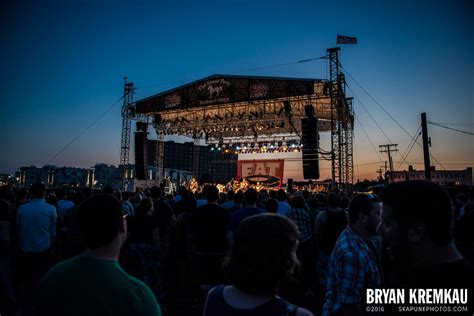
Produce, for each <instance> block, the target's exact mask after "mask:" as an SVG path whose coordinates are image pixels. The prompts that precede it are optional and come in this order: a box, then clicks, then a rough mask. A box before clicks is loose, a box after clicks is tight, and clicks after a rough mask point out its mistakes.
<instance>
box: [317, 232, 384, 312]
mask: <svg viewBox="0 0 474 316" xmlns="http://www.w3.org/2000/svg"><path fill="white" fill-rule="evenodd" d="M377 241H378V240H371V239H369V240H364V239H362V237H361V236H360V235H358V234H357V233H356V232H354V231H353V230H352V228H351V227H350V225H347V227H346V229H344V231H343V232H342V233H341V235H340V236H339V239H338V240H337V242H336V245H335V246H334V250H333V252H332V254H331V259H330V261H329V272H328V278H327V292H326V303H325V304H324V307H323V314H322V315H323V316H327V315H333V314H337V313H338V312H340V311H341V308H342V306H343V305H346V304H357V303H360V304H362V305H363V304H365V295H366V289H368V288H372V289H373V288H380V287H381V285H382V271H381V268H380V260H379V258H380V256H379V255H378V253H380V252H379V251H378V250H377V246H376V245H379V243H378V242H377ZM369 243H370V244H369Z"/></svg>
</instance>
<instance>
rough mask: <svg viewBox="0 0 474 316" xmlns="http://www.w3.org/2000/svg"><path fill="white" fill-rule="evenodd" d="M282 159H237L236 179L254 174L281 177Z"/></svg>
mask: <svg viewBox="0 0 474 316" xmlns="http://www.w3.org/2000/svg"><path fill="white" fill-rule="evenodd" d="M284 166H285V160H284V159H274V160H239V161H238V163H237V179H241V178H246V177H254V176H272V177H276V178H278V179H279V180H280V181H281V180H282V179H283V169H284Z"/></svg>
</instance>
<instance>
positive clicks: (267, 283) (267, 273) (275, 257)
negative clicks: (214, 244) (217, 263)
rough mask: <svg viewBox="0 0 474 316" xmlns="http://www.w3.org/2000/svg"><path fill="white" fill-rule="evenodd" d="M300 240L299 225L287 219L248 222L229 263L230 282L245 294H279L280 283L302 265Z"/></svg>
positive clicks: (236, 239)
mask: <svg viewBox="0 0 474 316" xmlns="http://www.w3.org/2000/svg"><path fill="white" fill-rule="evenodd" d="M297 238H298V229H297V227H296V225H295V224H294V223H293V222H292V221H291V220H289V219H288V218H286V217H284V216H280V215H276V214H261V215H254V216H250V217H248V218H246V219H244V220H243V221H242V222H241V223H240V224H239V226H238V228H237V231H236V233H235V234H234V244H233V246H232V251H231V254H230V256H229V257H228V258H227V260H226V262H225V268H226V271H227V273H228V276H229V280H230V282H231V283H232V284H233V285H235V286H236V287H237V288H238V289H240V290H242V291H245V292H249V293H254V294H275V293H276V291H277V289H278V284H279V282H280V281H281V280H282V279H283V278H284V277H285V276H288V275H289V274H291V273H292V272H293V270H294V268H295V267H296V266H297V265H298V260H297V258H296V248H297ZM249 258H252V259H251V260H249Z"/></svg>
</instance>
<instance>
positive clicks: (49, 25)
mask: <svg viewBox="0 0 474 316" xmlns="http://www.w3.org/2000/svg"><path fill="white" fill-rule="evenodd" d="M473 4H474V2H473V1H467V0H466V1H461V0H445V1H433V0H430V1H418V0H410V1H380V0H378V1H316V0H313V1H298V0H294V1H288V0H286V1H256V0H241V1H232V0H229V1H106V0H96V1H93V0H80V1H74V0H71V1H59V0H58V1H41V0H39V1H4V2H2V4H1V5H0V15H1V19H0V32H1V41H2V45H1V47H2V49H0V71H1V76H0V85H1V87H2V88H1V93H0V103H1V106H0V120H1V121H0V129H1V133H0V135H1V139H0V144H1V148H2V157H1V160H0V173H12V172H14V171H15V170H16V169H17V168H18V167H20V166H29V165H36V166H43V165H44V164H54V165H58V166H63V165H66V166H79V167H90V166H92V165H94V164H95V163H96V162H103V163H109V164H118V161H119V152H120V136H121V124H122V120H121V117H120V107H121V103H120V102H119V103H118V104H116V105H115V107H113V108H112V109H111V110H110V111H108V112H107V113H106V114H105V115H103V116H102V117H101V115H102V114H103V113H104V112H106V111H107V109H109V108H110V107H111V106H112V105H113V104H114V103H115V102H116V101H117V100H118V99H119V98H120V97H121V95H122V93H123V79H122V78H123V77H124V76H127V77H128V78H129V81H132V82H134V83H135V86H136V88H137V91H136V93H137V94H136V95H135V100H138V99H141V98H144V97H147V96H150V95H152V94H155V93H158V92H161V91H164V90H167V89H169V88H173V87H176V86H179V85H181V84H185V83H188V82H191V81H193V80H197V79H200V78H203V77H206V76H208V75H211V74H215V73H220V74H229V73H236V74H239V75H261V76H281V77H301V78H321V79H326V78H327V74H326V73H327V62H326V61H325V60H318V61H313V62H308V63H300V64H298V63H292V62H295V61H298V60H302V59H308V58H313V57H319V56H322V55H325V54H326V49H327V48H329V47H334V46H335V44H336V35H337V34H338V33H339V34H343V35H348V36H356V37H357V39H358V44H357V45H341V63H342V65H343V67H344V69H345V70H346V71H347V73H348V75H346V78H347V83H348V86H349V89H348V90H347V93H348V95H349V96H354V97H355V100H354V101H355V102H354V107H355V113H356V118H357V119H356V124H355V131H354V134H355V161H354V163H355V165H356V168H355V179H364V178H375V177H376V176H377V175H376V173H375V170H376V169H377V168H379V166H380V165H381V164H383V163H382V161H383V160H385V157H383V156H381V155H380V154H378V153H377V151H376V150H375V149H374V147H376V149H378V145H381V144H387V143H397V144H399V149H400V152H399V153H398V154H397V155H396V156H395V157H394V160H395V161H396V162H397V161H400V160H402V154H403V153H405V152H406V151H407V148H408V146H409V145H410V141H411V138H410V136H409V135H408V134H411V135H415V133H416V131H417V129H418V127H419V125H420V113H421V112H426V113H427V116H428V120H429V121H432V122H438V123H446V124H447V125H446V126H449V127H451V128H455V129H459V130H464V131H467V132H469V133H474V114H473V100H474V98H473V91H474V85H473V78H474V76H473V74H474V65H473V61H474V58H473V56H474V54H473V48H474V47H473V46H474V41H473V40H472V37H473V36H472V31H473V30H474V25H473V21H474V19H472V14H473V13H474V5H473ZM288 63H291V64H288ZM281 64H287V65H286V66H276V65H281ZM267 66H275V67H268V68H266V67H267ZM256 68H260V69H257V70H255V69H256ZM349 75H350V76H349ZM351 77H352V78H351ZM354 79H355V81H354ZM357 83H358V84H357ZM359 85H360V86H361V87H362V88H363V89H365V90H366V91H367V92H368V93H369V94H370V96H372V98H373V99H375V100H376V101H377V102H378V104H379V105H380V106H381V107H382V108H383V109H385V111H387V112H388V113H389V114H390V115H391V116H392V117H393V118H394V119H395V120H396V121H397V122H398V124H400V125H402V126H403V128H405V129H406V131H407V132H408V134H407V133H406V132H405V131H403V130H402V129H401V128H400V127H399V126H398V124H397V123H395V121H394V120H392V119H391V118H390V117H389V116H388V115H387V114H386V113H384V111H383V110H382V109H381V107H379V105H377V104H376V103H375V102H374V101H373V100H372V98H370V97H369V95H368V94H367V93H365V92H364V90H363V89H362V88H361V87H360V86H359ZM369 114H370V115H369ZM99 117H100V119H98V118H99ZM371 117H372V118H373V119H372V118H371ZM97 119H98V120H97ZM95 120H97V122H96V123H95V124H94V125H93V126H92V127H91V128H89V129H88V130H87V131H86V132H85V133H84V134H83V135H81V136H80V137H78V136H79V135H80V134H81V133H82V132H83V131H84V130H85V129H86V128H87V127H88V126H89V125H90V124H91V123H92V122H94V121H95ZM374 121H375V122H377V124H375V122H374ZM377 125H378V126H380V128H379V127H378V126H377ZM361 126H362V127H363V128H362V127H361ZM428 129H429V133H430V136H431V142H432V147H431V151H432V154H433V156H434V157H435V158H436V161H437V162H436V161H433V164H434V165H436V167H437V168H441V167H442V166H443V167H445V168H447V169H464V168H465V167H467V166H472V164H473V162H474V141H473V140H474V136H473V135H471V134H466V133H460V132H456V131H452V130H448V129H443V128H441V127H438V126H435V125H429V126H428ZM384 134H385V135H384ZM76 137H78V138H77V140H76V141H75V142H74V143H73V144H72V145H71V146H69V147H68V148H67V149H66V150H64V151H63V152H62V153H61V154H60V155H58V156H57V157H56V158H54V159H52V158H53V157H54V156H56V154H57V153H58V152H59V151H61V149H63V148H64V146H65V145H66V144H68V143H69V142H70V141H71V140H73V139H75V138H76ZM327 140H328V137H327V135H322V143H321V147H323V149H328V148H329V147H330V145H329V142H328V141H327ZM419 141H420V142H421V137H419ZM371 142H372V144H373V145H374V146H372V144H371ZM132 161H133V157H132ZM406 161H407V162H409V163H411V164H413V165H414V166H415V168H418V169H422V168H423V165H422V164H420V163H422V162H423V155H422V150H421V148H420V147H419V146H417V145H415V146H414V147H413V149H412V150H411V152H410V154H409V155H408V157H407V159H406ZM439 163H441V165H442V166H441V165H439ZM395 165H397V163H396V164H395ZM407 166H408V163H405V164H404V165H402V166H400V169H407ZM321 169H322V170H321V173H322V178H325V177H326V176H327V175H329V169H328V165H327V164H326V163H322V165H321Z"/></svg>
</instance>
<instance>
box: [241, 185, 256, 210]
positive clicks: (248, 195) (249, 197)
mask: <svg viewBox="0 0 474 316" xmlns="http://www.w3.org/2000/svg"><path fill="white" fill-rule="evenodd" d="M257 196H258V193H257V190H255V189H252V188H250V189H247V191H245V193H244V200H245V203H246V204H247V206H248V205H255V204H257V199H258V198H257Z"/></svg>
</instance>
